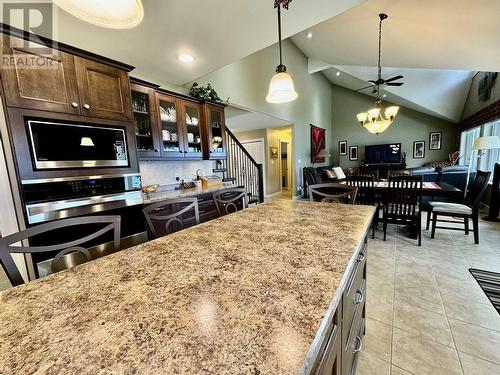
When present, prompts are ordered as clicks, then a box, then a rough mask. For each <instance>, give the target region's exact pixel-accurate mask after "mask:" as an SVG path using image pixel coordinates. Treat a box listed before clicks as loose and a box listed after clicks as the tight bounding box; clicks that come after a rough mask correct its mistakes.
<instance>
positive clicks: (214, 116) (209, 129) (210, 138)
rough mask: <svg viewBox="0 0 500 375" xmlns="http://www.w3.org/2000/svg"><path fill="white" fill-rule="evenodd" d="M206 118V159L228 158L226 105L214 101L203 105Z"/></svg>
mask: <svg viewBox="0 0 500 375" xmlns="http://www.w3.org/2000/svg"><path fill="white" fill-rule="evenodd" d="M203 112H204V120H205V124H204V125H205V132H206V138H205V154H204V156H205V159H225V158H226V122H225V116H224V106H221V105H216V104H213V103H205V104H204V105H203Z"/></svg>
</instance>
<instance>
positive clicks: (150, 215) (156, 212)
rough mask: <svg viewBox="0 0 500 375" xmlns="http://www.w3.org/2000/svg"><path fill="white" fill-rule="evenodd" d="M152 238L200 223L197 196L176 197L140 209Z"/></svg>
mask: <svg viewBox="0 0 500 375" xmlns="http://www.w3.org/2000/svg"><path fill="white" fill-rule="evenodd" d="M142 212H143V213H144V217H145V218H146V222H147V223H148V227H149V230H150V232H151V234H152V236H153V238H158V237H162V236H165V235H168V234H171V233H174V232H178V231H180V230H182V229H184V228H185V227H186V226H188V225H189V226H192V225H196V224H199V223H200V212H199V207H198V198H196V197H187V198H176V199H167V200H163V201H161V202H157V203H153V204H150V205H149V206H146V207H144V209H143V210H142Z"/></svg>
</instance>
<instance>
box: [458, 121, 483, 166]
mask: <svg viewBox="0 0 500 375" xmlns="http://www.w3.org/2000/svg"><path fill="white" fill-rule="evenodd" d="M480 134H481V127H480V126H478V127H477V128H472V129H470V130H467V131H464V132H462V134H461V135H460V156H461V158H460V160H459V162H458V164H459V165H470V167H471V171H475V170H476V169H477V153H475V152H474V156H473V155H472V145H473V144H474V141H475V140H476V138H478V137H479V136H480Z"/></svg>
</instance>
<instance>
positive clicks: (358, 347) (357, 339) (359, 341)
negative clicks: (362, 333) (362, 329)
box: [352, 336, 363, 354]
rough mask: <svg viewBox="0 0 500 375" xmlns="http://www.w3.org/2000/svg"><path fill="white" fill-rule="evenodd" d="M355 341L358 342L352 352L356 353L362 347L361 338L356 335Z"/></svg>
mask: <svg viewBox="0 0 500 375" xmlns="http://www.w3.org/2000/svg"><path fill="white" fill-rule="evenodd" d="M356 342H358V345H357V348H356V349H354V350H353V351H352V354H356V353H357V352H360V351H361V349H363V340H361V339H360V338H359V336H357V337H356Z"/></svg>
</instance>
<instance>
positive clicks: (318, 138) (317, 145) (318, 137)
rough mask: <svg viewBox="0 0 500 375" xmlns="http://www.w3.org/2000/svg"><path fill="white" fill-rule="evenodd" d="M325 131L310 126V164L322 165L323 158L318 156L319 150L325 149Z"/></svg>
mask: <svg viewBox="0 0 500 375" xmlns="http://www.w3.org/2000/svg"><path fill="white" fill-rule="evenodd" d="M325 133H326V130H325V129H322V128H319V127H317V126H314V125H312V124H311V163H324V162H325V158H324V157H320V156H318V155H319V153H320V152H321V150H324V149H326V142H325V139H326V138H325Z"/></svg>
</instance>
